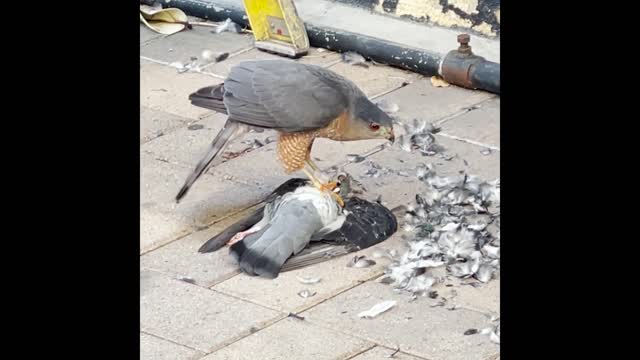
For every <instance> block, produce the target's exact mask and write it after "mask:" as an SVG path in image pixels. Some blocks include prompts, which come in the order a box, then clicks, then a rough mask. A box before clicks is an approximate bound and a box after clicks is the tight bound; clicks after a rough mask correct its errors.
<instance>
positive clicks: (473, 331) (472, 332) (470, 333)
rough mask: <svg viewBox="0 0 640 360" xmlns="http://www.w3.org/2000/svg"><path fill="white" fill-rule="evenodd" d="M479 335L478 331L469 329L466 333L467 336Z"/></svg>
mask: <svg viewBox="0 0 640 360" xmlns="http://www.w3.org/2000/svg"><path fill="white" fill-rule="evenodd" d="M477 333H478V329H469V330H467V331H465V332H464V334H465V335H475V334H477Z"/></svg>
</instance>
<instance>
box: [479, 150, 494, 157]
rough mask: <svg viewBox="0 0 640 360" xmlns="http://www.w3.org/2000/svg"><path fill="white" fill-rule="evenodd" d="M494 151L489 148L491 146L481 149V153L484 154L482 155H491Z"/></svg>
mask: <svg viewBox="0 0 640 360" xmlns="http://www.w3.org/2000/svg"><path fill="white" fill-rule="evenodd" d="M492 152H493V151H492V150H491V149H489V148H486V149H482V150H480V154H482V155H484V156H488V155H491V153H492Z"/></svg>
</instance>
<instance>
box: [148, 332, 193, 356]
mask: <svg viewBox="0 0 640 360" xmlns="http://www.w3.org/2000/svg"><path fill="white" fill-rule="evenodd" d="M204 355H205V354H204V353H201V352H199V351H196V350H193V349H189V348H188V347H185V346H182V345H178V344H176V343H172V342H170V341H167V340H164V339H161V338H158V337H156V336H153V335H148V334H144V333H140V360H195V359H199V358H201V357H202V356H204Z"/></svg>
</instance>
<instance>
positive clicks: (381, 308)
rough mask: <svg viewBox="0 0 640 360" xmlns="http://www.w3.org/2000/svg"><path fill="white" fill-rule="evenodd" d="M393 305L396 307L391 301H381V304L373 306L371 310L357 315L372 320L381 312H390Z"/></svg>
mask: <svg viewBox="0 0 640 360" xmlns="http://www.w3.org/2000/svg"><path fill="white" fill-rule="evenodd" d="M395 305H396V302H395V301H393V300H388V301H383V302H381V303H378V304H376V305H374V306H373V307H372V308H371V309H369V310H366V311H363V312H361V313H359V314H358V317H361V318H366V319H373V318H375V317H376V316H378V315H380V314H382V313H383V312H385V311H388V310H390V309H391V308H392V307H394V306H395Z"/></svg>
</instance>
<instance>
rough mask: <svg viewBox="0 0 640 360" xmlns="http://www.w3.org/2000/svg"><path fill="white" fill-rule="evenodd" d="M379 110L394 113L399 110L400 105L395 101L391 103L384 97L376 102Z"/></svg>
mask: <svg viewBox="0 0 640 360" xmlns="http://www.w3.org/2000/svg"><path fill="white" fill-rule="evenodd" d="M376 105H378V107H379V108H380V110H382V111H384V112H386V113H387V114H389V115H391V114H395V113H397V112H398V111H399V110H400V106H398V104H396V103H392V102H389V101H387V100H386V99H382V100H380V101H378V102H377V103H376Z"/></svg>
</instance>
